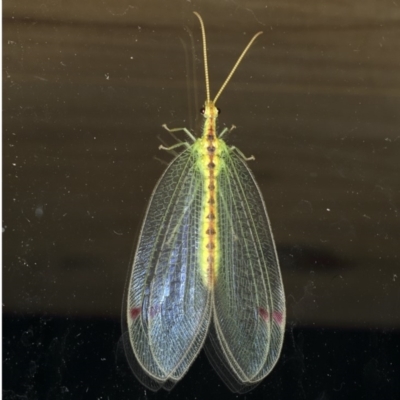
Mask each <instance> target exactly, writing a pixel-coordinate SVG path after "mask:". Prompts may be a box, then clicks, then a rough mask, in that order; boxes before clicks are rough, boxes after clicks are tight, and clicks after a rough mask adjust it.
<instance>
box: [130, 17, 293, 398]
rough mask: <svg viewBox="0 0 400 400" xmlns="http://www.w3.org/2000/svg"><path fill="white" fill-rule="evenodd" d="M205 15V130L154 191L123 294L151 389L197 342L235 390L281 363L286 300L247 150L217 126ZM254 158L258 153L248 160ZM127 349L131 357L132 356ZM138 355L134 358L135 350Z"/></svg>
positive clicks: (166, 382)
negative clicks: (232, 142) (230, 142)
mask: <svg viewBox="0 0 400 400" xmlns="http://www.w3.org/2000/svg"><path fill="white" fill-rule="evenodd" d="M194 14H195V15H196V16H197V18H198V19H199V21H200V26H201V31H202V38H203V52H204V66H205V67H204V68H205V80H206V94H207V99H206V101H205V104H204V107H203V108H202V110H201V112H202V114H203V117H204V126H203V133H202V136H201V137H200V138H197V139H196V138H195V137H194V136H193V135H192V134H191V132H190V131H189V130H187V129H186V128H176V129H169V128H168V127H167V126H166V125H164V128H166V129H167V130H168V131H170V132H177V131H183V132H184V133H185V134H187V136H188V138H189V140H190V141H191V143H188V142H180V143H177V144H175V145H174V146H172V147H170V148H165V147H163V146H160V148H161V149H166V150H171V149H175V148H177V147H184V148H185V149H184V150H183V151H182V152H181V153H180V154H179V155H178V156H177V157H176V158H175V159H174V160H173V161H172V162H171V163H170V165H169V166H168V168H167V169H166V171H165V172H164V174H163V175H162V177H161V179H160V180H159V182H158V184H157V186H156V188H155V189H154V192H153V194H152V197H151V200H150V203H149V205H148V208H147V212H146V217H145V219H144V222H143V226H142V229H141V232H140V237H139V241H138V245H137V249H136V253H135V257H134V260H133V266H132V272H131V275H130V279H129V282H128V287H127V293H126V303H125V307H126V311H125V318H126V321H124V324H125V330H127V331H128V333H127V335H126V336H125V341H124V342H125V347H126V350H127V352H128V359H130V364H131V367H132V370H133V372H134V373H135V375H136V376H137V377H138V379H139V380H140V381H141V382H142V383H143V384H144V385H146V386H147V387H148V388H150V389H151V390H158V389H160V388H164V389H166V390H170V389H171V388H172V387H173V386H174V385H175V383H176V382H178V381H179V380H180V379H181V378H182V377H183V376H184V375H185V373H186V372H187V371H188V369H189V367H190V365H191V364H192V363H193V361H194V360H195V358H196V356H197V355H198V353H199V352H200V350H201V348H202V347H203V345H204V347H205V350H206V354H207V356H208V358H209V360H210V362H211V364H212V365H213V366H214V368H215V369H216V371H217V372H218V374H219V375H220V377H221V379H222V380H223V381H224V382H225V383H226V385H227V386H228V387H229V388H230V389H231V390H232V391H234V392H238V393H243V392H246V391H248V390H251V389H252V388H253V387H254V386H256V385H257V384H258V383H259V382H260V381H261V380H262V379H264V378H265V376H267V375H268V374H269V373H270V372H271V370H272V369H273V367H274V365H275V364H276V362H277V360H278V358H279V354H280V351H281V348H282V343H283V336H284V329H285V320H286V313H285V298H284V290H283V284H282V278H281V273H280V270H279V264H278V258H277V253H276V249H275V244H274V240H273V236H272V232H271V228H270V223H269V219H268V216H267V212H266V209H265V204H264V201H263V199H262V196H261V193H260V190H259V188H258V186H257V184H256V182H255V179H254V176H253V174H252V173H251V171H250V169H249V168H248V166H247V164H246V161H248V160H249V159H246V158H245V157H244V155H243V154H242V153H241V152H240V151H239V150H237V149H236V148H235V147H233V146H232V147H230V146H228V145H227V144H226V143H225V142H224V140H223V139H222V137H223V136H224V134H226V133H227V132H228V131H229V130H228V129H226V128H225V129H224V130H223V131H222V132H221V133H220V134H217V129H216V121H217V117H218V114H219V110H218V109H217V107H216V102H217V99H218V98H219V96H220V94H221V93H222V91H223V89H224V88H225V86H226V85H227V83H228V81H229V80H230V78H231V77H232V75H233V73H234V71H235V70H236V68H237V66H238V65H239V63H240V62H241V60H242V58H243V57H244V55H245V53H246V52H247V50H248V49H249V48H250V46H251V45H252V44H253V42H254V40H255V39H256V38H257V37H258V36H259V35H260V34H261V33H262V32H258V33H257V34H256V35H255V36H254V37H253V38H252V39H251V41H250V42H249V44H248V45H247V47H246V48H245V50H244V51H243V53H242V55H241V56H240V57H239V59H238V61H237V62H236V64H235V66H234V67H233V69H232V71H231V73H230V74H229V75H228V78H227V79H226V81H225V83H224V84H223V85H222V87H221V89H220V90H219V92H218V93H217V95H216V96H215V98H214V100H211V99H210V90H209V79H208V64H207V47H206V36H205V29H204V24H203V21H202V19H201V17H200V15H199V14H198V13H196V12H195V13H194ZM250 159H252V158H250ZM129 353H130V354H131V356H130V357H129ZM133 356H134V357H133Z"/></svg>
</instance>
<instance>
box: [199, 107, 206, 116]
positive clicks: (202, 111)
mask: <svg viewBox="0 0 400 400" xmlns="http://www.w3.org/2000/svg"><path fill="white" fill-rule="evenodd" d="M205 112H206V109H205V108H204V107H201V108H200V114H203V115H204V113H205Z"/></svg>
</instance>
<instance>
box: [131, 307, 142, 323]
mask: <svg viewBox="0 0 400 400" xmlns="http://www.w3.org/2000/svg"><path fill="white" fill-rule="evenodd" d="M129 315H130V316H131V318H132V319H133V320H135V319H136V318H137V317H138V316H139V315H140V308H139V307H134V308H131V309H130V311H129Z"/></svg>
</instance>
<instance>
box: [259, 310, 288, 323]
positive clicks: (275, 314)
mask: <svg viewBox="0 0 400 400" xmlns="http://www.w3.org/2000/svg"><path fill="white" fill-rule="evenodd" d="M258 312H259V314H260V317H261V318H262V319H263V320H264V321H265V322H268V321H269V313H268V311H267V310H266V309H265V308H261V307H260V308H259V309H258ZM272 318H273V320H274V321H275V322H276V323H277V324H279V325H280V324H281V323H282V320H283V314H282V313H281V312H278V311H274V312H273V313H272Z"/></svg>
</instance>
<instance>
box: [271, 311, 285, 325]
mask: <svg viewBox="0 0 400 400" xmlns="http://www.w3.org/2000/svg"><path fill="white" fill-rule="evenodd" d="M272 318H273V319H274V320H275V322H277V323H278V324H279V325H280V324H281V323H282V320H283V314H282V313H281V312H277V311H274V312H273V313H272Z"/></svg>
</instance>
